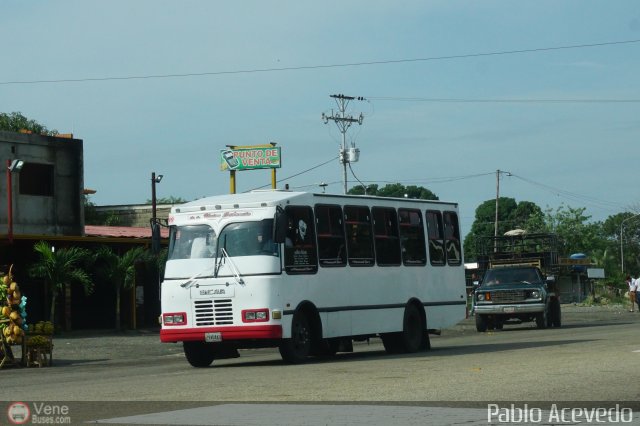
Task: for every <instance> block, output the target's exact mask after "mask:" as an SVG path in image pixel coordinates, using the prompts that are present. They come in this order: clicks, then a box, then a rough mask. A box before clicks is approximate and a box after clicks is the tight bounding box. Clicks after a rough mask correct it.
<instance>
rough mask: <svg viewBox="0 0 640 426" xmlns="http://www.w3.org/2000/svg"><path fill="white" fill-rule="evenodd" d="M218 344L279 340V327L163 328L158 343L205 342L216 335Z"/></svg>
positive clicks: (280, 328) (280, 335) (280, 331)
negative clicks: (218, 339) (218, 340)
mask: <svg viewBox="0 0 640 426" xmlns="http://www.w3.org/2000/svg"><path fill="white" fill-rule="evenodd" d="M218 333H219V335H218V336H219V338H220V342H228V341H233V340H262V339H281V338H282V326H281V325H249V326H229V327H198V328H195V327H189V328H183V327H181V328H178V327H175V328H173V327H164V328H162V329H161V330H160V341H161V342H163V343H175V342H184V341H206V336H207V335H211V334H216V335H217V334H218Z"/></svg>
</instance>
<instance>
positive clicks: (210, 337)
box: [204, 332, 222, 342]
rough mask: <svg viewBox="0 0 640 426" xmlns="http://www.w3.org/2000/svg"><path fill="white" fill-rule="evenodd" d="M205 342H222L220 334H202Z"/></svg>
mask: <svg viewBox="0 0 640 426" xmlns="http://www.w3.org/2000/svg"><path fill="white" fill-rule="evenodd" d="M204 341H205V342H222V333H220V332H216V333H204Z"/></svg>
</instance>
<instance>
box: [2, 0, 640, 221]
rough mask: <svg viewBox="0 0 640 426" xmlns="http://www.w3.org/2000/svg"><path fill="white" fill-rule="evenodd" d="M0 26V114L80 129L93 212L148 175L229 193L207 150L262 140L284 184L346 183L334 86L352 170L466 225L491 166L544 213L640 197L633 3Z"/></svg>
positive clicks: (269, 10)
mask: <svg viewBox="0 0 640 426" xmlns="http://www.w3.org/2000/svg"><path fill="white" fill-rule="evenodd" d="M0 36H1V37H2V40H4V41H5V42H4V43H3V47H2V61H1V63H2V66H0V111H2V112H13V111H19V112H21V113H22V114H24V115H26V116H27V117H29V118H32V119H35V120H37V121H39V122H40V123H42V124H44V125H45V126H47V127H48V128H50V129H56V130H58V131H59V132H61V133H67V132H72V133H73V134H74V136H75V137H77V138H80V139H83V140H84V153H85V176H84V178H85V187H87V188H92V189H96V190H97V193H96V194H95V195H94V196H92V201H93V202H95V203H96V204H98V205H108V204H129V203H142V202H145V201H146V200H147V199H149V198H151V184H150V176H151V173H152V172H156V173H158V174H163V175H164V179H163V181H162V182H161V183H160V184H159V185H158V187H157V192H158V196H159V197H168V196H176V197H182V198H185V199H188V200H192V199H195V198H199V197H202V196H206V195H215V194H223V193H227V192H228V191H229V176H228V173H224V172H221V171H220V168H219V152H220V150H221V149H222V148H224V147H225V145H254V144H264V143H268V142H271V141H275V142H277V144H278V145H279V146H281V147H282V150H283V151H282V153H283V154H282V155H283V167H282V168H281V169H279V170H278V178H279V179H285V178H288V177H290V176H294V175H296V176H295V177H292V178H291V179H288V180H286V181H285V180H283V181H282V182H280V183H279V185H280V186H284V183H288V184H289V185H290V186H291V187H292V188H300V189H303V190H311V191H320V190H321V189H320V187H319V186H318V185H319V184H320V183H321V182H324V183H327V184H328V186H327V187H326V190H327V192H333V193H341V192H342V182H341V180H342V171H341V170H342V169H341V166H340V164H339V163H338V160H337V155H338V149H339V147H340V143H341V135H340V133H339V131H338V129H337V128H336V126H335V124H332V123H328V124H325V123H323V121H322V119H321V114H322V113H325V114H331V113H332V109H333V110H334V111H335V109H336V104H335V102H334V99H332V98H331V97H330V95H332V94H338V93H342V94H345V95H350V96H361V97H364V98H365V100H363V101H353V102H351V103H350V104H349V113H350V114H352V115H353V116H358V115H359V114H360V113H362V114H363V116H364V121H363V123H362V125H360V126H359V125H354V126H353V127H351V128H350V129H349V131H348V133H347V142H348V144H349V145H351V144H352V143H353V144H355V146H356V147H358V148H359V149H360V151H361V154H360V161H359V162H357V163H354V164H353V165H352V167H353V172H354V173H355V175H356V176H357V178H358V179H360V180H361V181H363V182H366V183H378V184H380V185H381V186H383V185H385V184H386V183H391V182H400V183H402V184H405V185H420V186H425V187H427V188H429V189H431V190H432V191H433V192H435V193H436V194H437V195H438V196H439V197H440V199H442V200H447V201H456V202H459V203H460V208H461V214H462V224H463V228H464V231H465V233H466V231H468V229H469V228H470V226H471V223H472V221H473V217H474V211H475V208H476V207H477V206H478V205H479V204H480V203H482V202H483V201H485V200H488V199H492V198H495V196H496V170H503V171H505V172H510V174H511V176H508V175H507V174H506V173H505V174H502V175H501V181H500V195H502V196H506V197H512V198H515V199H516V200H517V201H523V200H527V201H533V202H535V203H537V204H538V205H539V206H540V207H542V208H543V209H545V208H547V207H557V206H558V205H561V204H562V203H564V204H565V205H569V206H572V207H586V208H587V214H589V215H591V216H592V218H593V219H594V220H602V219H604V218H606V217H607V216H609V215H611V214H615V213H619V212H621V211H625V210H629V209H634V208H638V207H640V185H638V181H639V178H638V176H640V155H639V154H640V86H639V84H638V76H640V3H639V2H638V1H635V0H617V1H604V0H599V1H594V0H565V1H562V2H559V1H557V0H548V1H546V0H521V1H513V0H484V1H456V0H441V1H440V0H438V1H434V0H416V1H396V2H392V1H377V0H348V1H345V0H342V1H334V0H325V1H322V2H310V1H293V0H291V1H289V0H281V1H264V0H263V1H258V0H255V1H253V0H251V1H233V2H230V1H213V0H212V1H180V2H178V1H162V0H153V1H151V0H149V1H146V0H136V1H132V0H127V1H119V0H111V1H90V2H89V1H65V0H60V1H55V2H51V1H37V0H31V1H23V0H3V1H2V3H0ZM306 170H309V171H308V172H306V173H301V172H304V171H306ZM269 182H270V175H269V172H268V171H262V170H259V171H249V172H242V173H239V174H238V191H239V192H242V191H247V190H250V189H253V188H256V187H260V186H263V185H267V184H269ZM355 184H357V181H356V180H355V178H354V176H353V175H352V174H351V172H349V186H352V185H355Z"/></svg>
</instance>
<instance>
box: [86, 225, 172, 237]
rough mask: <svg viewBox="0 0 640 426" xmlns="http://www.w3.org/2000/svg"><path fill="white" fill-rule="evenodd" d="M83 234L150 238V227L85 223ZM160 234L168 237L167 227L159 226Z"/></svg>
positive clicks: (88, 235)
mask: <svg viewBox="0 0 640 426" xmlns="http://www.w3.org/2000/svg"><path fill="white" fill-rule="evenodd" d="M84 234H85V236H87V237H106V238H151V228H146V227H145V228H135V227H130V226H97V225H86V226H85V227H84ZM160 236H161V237H162V238H168V237H169V229H167V228H161V229H160Z"/></svg>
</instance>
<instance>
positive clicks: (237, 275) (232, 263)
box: [216, 247, 244, 285]
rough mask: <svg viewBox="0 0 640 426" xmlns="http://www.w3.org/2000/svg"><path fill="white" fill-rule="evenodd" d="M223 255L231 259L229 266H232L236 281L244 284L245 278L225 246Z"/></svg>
mask: <svg viewBox="0 0 640 426" xmlns="http://www.w3.org/2000/svg"><path fill="white" fill-rule="evenodd" d="M222 255H223V256H224V258H225V259H226V260H228V261H229V266H230V268H231V272H232V273H233V277H234V278H235V279H236V282H237V283H238V284H240V285H244V280H243V279H242V277H241V276H240V271H239V270H238V267H237V266H236V264H235V263H234V262H233V260H231V258H230V257H229V254H228V253H227V250H226V249H225V248H224V247H222ZM218 269H219V268H218ZM216 275H217V274H216Z"/></svg>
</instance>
